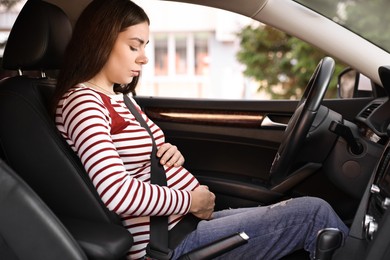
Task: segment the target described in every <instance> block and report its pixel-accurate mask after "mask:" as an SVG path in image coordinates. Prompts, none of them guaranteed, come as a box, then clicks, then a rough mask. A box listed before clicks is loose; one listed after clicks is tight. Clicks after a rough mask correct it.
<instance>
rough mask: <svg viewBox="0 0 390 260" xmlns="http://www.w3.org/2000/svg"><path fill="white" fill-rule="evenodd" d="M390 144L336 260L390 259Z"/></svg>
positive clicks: (336, 254)
mask: <svg viewBox="0 0 390 260" xmlns="http://www.w3.org/2000/svg"><path fill="white" fill-rule="evenodd" d="M389 208H390V142H389V143H387V145H386V147H385V149H384V152H383V153H382V155H381V158H380V160H379V162H378V164H377V166H376V168H375V169H374V172H373V175H372V176H371V179H370V181H369V184H368V186H367V188H366V191H365V193H364V195H363V197H362V200H361V203H360V206H359V208H358V211H357V213H356V215H355V218H354V221H353V223H352V225H351V228H350V232H349V236H348V237H347V239H346V241H345V244H344V245H343V246H342V247H341V248H340V249H338V250H337V251H336V252H335V254H334V257H333V259H340V260H341V259H343V260H344V259H354V260H358V259H365V260H371V259H372V260H374V259H375V260H381V259H383V260H385V259H390V250H389V249H390V213H389V210H388V209H389Z"/></svg>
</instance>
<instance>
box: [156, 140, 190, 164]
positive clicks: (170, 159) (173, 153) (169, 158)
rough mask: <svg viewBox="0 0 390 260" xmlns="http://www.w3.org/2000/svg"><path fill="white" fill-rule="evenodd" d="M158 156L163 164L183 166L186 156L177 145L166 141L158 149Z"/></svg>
mask: <svg viewBox="0 0 390 260" xmlns="http://www.w3.org/2000/svg"><path fill="white" fill-rule="evenodd" d="M157 157H159V158H160V163H161V164H162V165H166V166H168V167H170V166H175V167H178V166H182V165H183V164H184V157H183V155H182V154H181V153H180V151H179V150H178V149H177V147H176V146H174V145H171V144H170V143H164V144H163V145H161V146H160V148H158V150H157Z"/></svg>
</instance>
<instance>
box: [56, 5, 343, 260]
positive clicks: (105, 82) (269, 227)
mask: <svg viewBox="0 0 390 260" xmlns="http://www.w3.org/2000/svg"><path fill="white" fill-rule="evenodd" d="M148 41H149V18H148V16H147V15H146V14H145V12H144V11H143V10H142V9H141V8H140V7H139V6H137V5H136V4H134V3H132V2H131V1H129V0H111V1H105V0H94V1H92V2H91V3H90V4H89V5H88V6H87V8H86V9H85V10H84V11H83V13H82V14H81V16H80V18H79V20H78V21H77V23H76V25H75V28H74V33H73V37H72V40H71V41H70V43H69V46H68V48H67V52H66V55H65V60H64V64H63V70H62V71H61V72H60V75H59V78H58V87H57V89H56V93H55V99H54V101H55V104H56V105H57V106H56V125H57V128H58V130H59V131H60V133H61V134H62V136H63V137H64V138H65V139H66V141H67V142H68V144H69V145H70V146H71V147H72V149H73V150H74V151H75V152H76V153H77V155H78V156H79V157H80V159H81V161H82V163H83V165H84V167H85V169H86V171H87V173H88V175H89V177H90V178H91V180H92V183H93V184H94V186H95V187H96V189H97V192H98V194H99V195H100V197H101V199H102V201H103V202H104V203H105V205H106V206H107V207H108V208H109V209H110V210H111V211H114V212H115V213H117V214H118V215H120V216H121V219H122V221H123V225H124V226H125V227H126V228H127V229H128V230H129V232H130V233H131V234H132V236H133V238H134V245H133V246H132V248H131V249H130V251H129V253H128V258H129V259H138V258H142V257H144V256H145V247H146V245H147V244H148V242H149V221H150V216H169V229H172V228H173V227H174V226H175V225H176V224H177V223H178V222H180V220H181V219H182V218H183V216H184V215H186V214H193V215H194V216H196V217H197V218H199V219H201V220H202V221H200V222H199V224H198V226H197V228H196V230H194V231H193V232H191V233H190V234H188V235H187V236H186V237H185V238H184V240H183V241H182V242H181V243H180V244H179V245H178V246H177V247H175V248H174V255H173V258H174V259H175V258H177V257H179V256H180V255H182V254H183V253H185V252H188V251H191V250H192V249H194V248H198V247H200V246H201V245H204V244H206V243H209V242H212V241H214V240H217V239H219V238H221V237H224V236H227V235H230V234H232V233H235V232H241V231H244V232H246V233H247V234H248V235H249V237H250V240H249V242H248V243H247V244H246V245H244V246H241V247H239V248H237V249H235V250H233V251H231V252H229V253H228V254H226V255H224V256H223V258H224V259H277V258H281V257H282V256H284V255H287V254H289V253H291V252H293V251H295V250H297V249H300V248H304V249H306V250H307V251H309V252H310V253H311V255H312V254H313V252H314V248H315V240H316V234H317V232H318V231H319V230H320V229H323V228H326V227H332V228H339V229H340V230H341V231H342V232H343V233H344V234H347V232H348V229H347V227H346V226H345V225H344V224H343V223H342V221H341V220H340V219H339V218H338V216H337V215H336V214H335V213H334V211H333V210H332V208H331V207H330V206H329V205H328V204H327V203H326V202H324V201H323V200H320V199H317V198H307V197H306V198H298V199H292V200H288V201H283V202H280V203H278V204H275V205H272V206H267V207H256V208H246V209H245V208H243V209H232V210H224V211H221V212H214V203H215V196H214V194H213V193H212V192H210V191H209V190H208V188H207V187H206V186H202V185H200V184H199V182H198V181H197V180H196V178H195V177H194V176H193V175H192V174H191V173H189V172H188V171H187V170H186V169H185V168H183V167H182V165H183V163H184V158H183V156H182V154H181V153H180V151H179V150H178V149H177V147H175V146H174V145H171V144H169V143H165V141H164V134H163V132H162V131H161V129H160V128H159V127H158V126H157V125H155V124H154V123H153V122H152V121H151V120H150V119H149V118H148V117H147V116H146V115H145V114H143V113H142V112H141V111H140V109H139V108H138V110H139V112H140V113H141V114H142V116H143V118H144V119H145V121H146V122H147V124H148V126H149V128H150V129H151V131H152V133H153V136H154V139H155V142H156V145H157V147H158V150H157V156H158V157H159V161H160V163H161V164H162V165H163V167H164V169H165V173H166V178H167V186H159V185H155V184H150V163H151V162H150V161H151V152H152V139H151V137H150V136H149V135H148V132H147V131H146V129H145V128H143V127H142V126H141V125H140V123H139V122H138V121H137V120H136V119H135V117H134V116H133V114H132V113H131V112H130V111H129V109H128V108H127V107H126V105H125V104H124V101H123V95H126V94H128V93H130V92H132V91H133V90H134V88H135V87H136V85H137V81H138V78H139V75H140V72H141V68H142V66H143V65H145V64H146V63H147V62H148V59H147V57H146V56H145V47H146V46H147V43H148ZM131 102H133V103H134V104H136V103H135V101H134V100H133V99H131Z"/></svg>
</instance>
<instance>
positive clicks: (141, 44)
mask: <svg viewBox="0 0 390 260" xmlns="http://www.w3.org/2000/svg"><path fill="white" fill-rule="evenodd" d="M148 42H149V25H148V23H147V22H144V23H140V24H137V25H133V26H130V27H127V28H126V29H125V30H124V31H123V32H120V33H119V35H118V38H117V39H116V41H115V44H114V47H113V49H112V51H111V53H110V56H109V57H108V60H107V63H106V64H105V65H104V67H103V69H102V70H101V71H100V73H99V74H100V75H99V76H100V78H101V77H103V78H101V79H105V80H106V81H107V84H110V85H112V84H114V83H117V84H128V83H130V82H131V81H132V80H133V77H136V76H139V74H140V72H141V68H142V65H144V64H146V63H147V62H148V58H147V57H146V56H145V46H146V44H147V43H148Z"/></svg>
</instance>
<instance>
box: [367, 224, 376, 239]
mask: <svg viewBox="0 0 390 260" xmlns="http://www.w3.org/2000/svg"><path fill="white" fill-rule="evenodd" d="M377 230H378V224H377V223H376V222H375V221H371V222H370V223H368V227H367V238H368V239H369V240H372V239H373V238H374V234H375V232H376V231H377Z"/></svg>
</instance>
